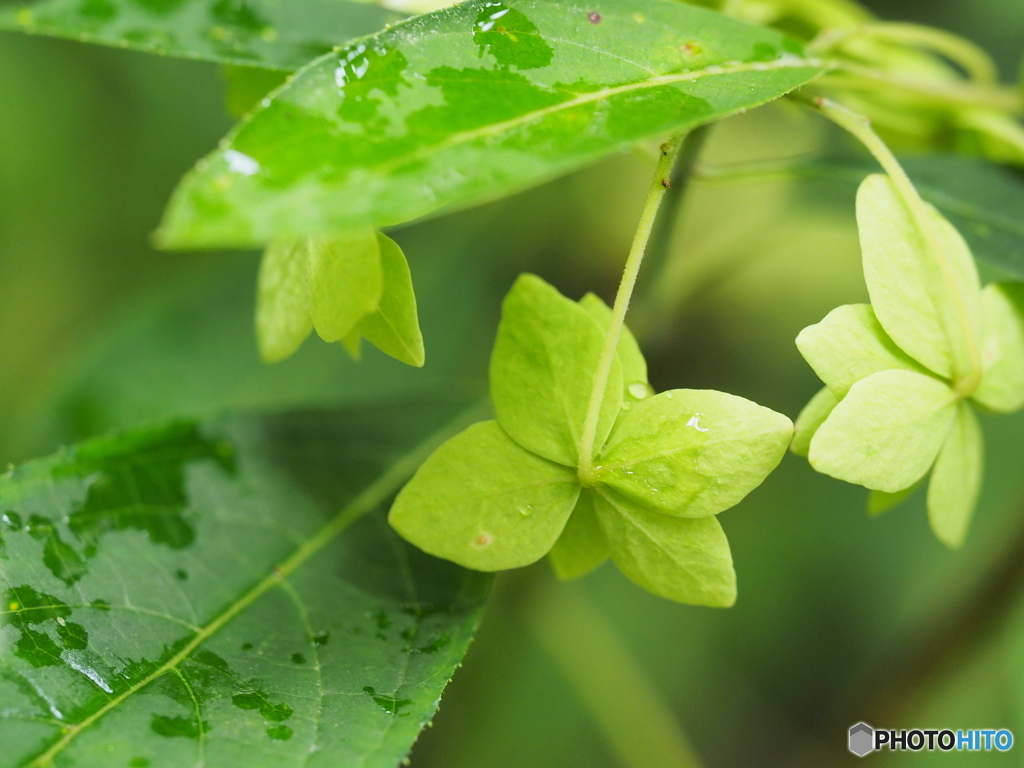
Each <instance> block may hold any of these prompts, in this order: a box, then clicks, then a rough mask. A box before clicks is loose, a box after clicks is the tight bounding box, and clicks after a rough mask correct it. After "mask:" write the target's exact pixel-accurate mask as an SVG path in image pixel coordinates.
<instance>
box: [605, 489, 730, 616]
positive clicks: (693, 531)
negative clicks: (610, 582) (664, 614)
mask: <svg viewBox="0 0 1024 768" xmlns="http://www.w3.org/2000/svg"><path fill="white" fill-rule="evenodd" d="M594 505H595V507H596V510H597V517H598V520H599V521H600V523H601V528H602V530H603V531H604V534H605V538H606V539H607V540H608V544H609V546H610V548H611V552H612V559H613V560H614V561H615V564H616V565H617V566H618V567H619V570H621V571H622V572H623V573H624V574H625V575H626V576H627V577H629V579H630V580H632V581H634V582H635V583H637V584H638V585H640V586H641V587H643V588H644V589H646V590H647V591H648V592H653V593H654V594H656V595H659V596H660V597H665V598H668V599H669V600H675V601H677V602H680V603H690V604H693V605H711V606H719V607H724V608H727V607H729V606H731V605H732V604H733V603H735V602H736V572H735V571H734V570H733V567H732V554H731V553H730V551H729V542H728V541H727V540H726V538H725V532H724V531H723V530H722V526H721V525H720V524H719V522H718V520H717V519H716V518H714V517H702V518H696V519H693V518H682V517H672V516H670V515H662V514H659V513H658V512H654V511H652V510H650V509H647V508H646V507H644V506H643V505H641V504H637V503H636V502H633V501H630V500H629V499H626V498H625V497H623V496H620V495H619V494H617V493H615V491H613V490H611V489H608V488H598V489H597V491H596V493H595V495H594Z"/></svg>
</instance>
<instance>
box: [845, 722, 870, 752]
mask: <svg viewBox="0 0 1024 768" xmlns="http://www.w3.org/2000/svg"><path fill="white" fill-rule="evenodd" d="M849 747H850V751H851V752H853V754H855V755H856V756H857V757H864V756H865V755H868V754H870V753H872V752H874V751H875V729H874V728H872V727H871V726H870V725H868V724H867V723H857V724H856V725H852V726H850V743H849Z"/></svg>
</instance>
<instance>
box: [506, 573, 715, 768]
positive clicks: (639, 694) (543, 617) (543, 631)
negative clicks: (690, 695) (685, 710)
mask: <svg viewBox="0 0 1024 768" xmlns="http://www.w3.org/2000/svg"><path fill="white" fill-rule="evenodd" d="M526 618H527V620H528V621H529V626H530V629H532V631H533V633H534V635H535V636H536V638H537V639H538V640H539V641H540V644H541V645H542V646H543V648H544V649H545V650H546V651H547V652H548V654H549V656H550V657H551V659H552V660H553V661H554V662H555V663H556V664H557V666H558V669H559V671H560V672H561V673H562V674H563V675H564V676H565V678H566V680H567V681H568V682H569V683H570V684H571V685H572V687H573V688H574V689H575V690H576V693H577V694H578V695H579V697H580V700H581V702H582V703H583V705H584V706H585V707H586V708H587V709H588V710H589V711H590V714H591V716H592V717H593V718H594V721H595V723H596V724H597V725H598V726H599V728H600V729H601V733H602V734H603V735H604V737H605V739H606V740H607V742H608V746H609V747H610V750H611V752H612V753H613V754H614V755H615V756H616V757H617V758H618V762H619V765H621V766H622V768H700V760H699V758H698V757H697V752H696V750H695V749H694V747H693V745H692V744H691V743H690V740H689V739H688V738H687V735H686V733H685V732H684V731H683V729H682V727H681V726H680V724H679V719H678V717H676V715H675V714H674V713H673V711H672V706H671V705H670V703H669V702H668V701H666V700H665V696H664V694H663V693H662V692H661V691H660V690H658V686H657V685H656V684H655V682H654V680H652V679H651V676H650V675H649V674H648V672H647V670H645V669H644V667H643V665H641V664H640V662H639V660H638V659H637V658H636V657H635V656H634V655H633V654H632V653H631V652H630V650H629V648H628V647H627V646H626V644H625V643H624V642H623V639H622V637H621V636H620V634H619V633H618V632H617V631H616V628H615V627H614V626H613V625H612V624H611V623H610V622H609V621H608V619H607V618H606V617H605V616H604V615H603V614H602V613H601V611H600V610H599V608H598V606H596V605H594V603H593V601H592V600H590V599H589V598H588V596H587V594H586V592H585V591H584V590H583V589H581V588H580V587H579V586H578V585H571V586H570V585H565V584H562V585H559V586H558V587H557V588H552V587H548V588H547V589H544V591H543V592H542V593H541V594H540V595H538V597H537V598H536V599H535V601H534V603H533V605H532V606H531V608H530V610H529V612H528V613H527V616H526Z"/></svg>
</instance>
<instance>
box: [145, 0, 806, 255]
mask: <svg viewBox="0 0 1024 768" xmlns="http://www.w3.org/2000/svg"><path fill="white" fill-rule="evenodd" d="M801 56H802V51H801V49H800V47H799V45H798V44H796V43H794V42H792V41H790V40H788V39H785V38H783V37H782V36H781V35H779V34H778V33H777V32H774V31H771V30H768V29H762V28H758V27H753V26H748V25H745V24H742V23H740V22H737V21H734V20H732V19H729V18H727V17H725V16H722V15H719V14H716V13H713V12H711V11H707V10H704V9H700V8H694V7H692V6H688V5H685V4H682V3H677V2H668V1H667V0H599V1H598V2H597V3H596V4H593V5H590V6H588V7H586V8H583V7H580V6H578V5H575V4H574V3H572V2H569V1H568V0H510V1H509V2H508V3H497V2H494V1H493V0H470V1H469V2H465V3H461V4H459V5H456V6H454V7H452V8H447V9H445V10H442V11H438V12H436V13H432V14H428V15H425V16H419V17H416V18H414V19H411V20H409V21H406V22H403V23H399V24H396V25H395V26H394V27H392V28H391V29H388V30H386V31H384V32H381V33H379V34H377V35H374V36H373V37H370V38H367V39H364V40H361V41H359V42H357V43H353V44H351V45H349V46H348V47H346V48H343V49H342V50H340V51H338V52H337V53H331V54H328V55H326V56H324V57H323V58H321V59H319V60H318V61H316V62H315V63H313V64H311V65H310V66H309V67H307V68H305V69H304V70H303V71H302V72H301V73H299V74H298V75H297V76H296V78H295V80H294V81H293V82H292V83H291V84H290V85H288V86H287V87H285V88H284V89H283V90H281V91H280V92H278V93H277V94H276V96H275V97H274V98H273V99H272V101H271V103H270V104H269V105H268V106H267V107H265V108H261V109H259V110H257V111H256V113H255V114H253V115H252V116H251V118H250V119H249V120H247V121H246V122H244V123H243V124H242V125H241V126H240V127H239V128H238V129H237V130H236V131H235V132H234V133H233V134H232V135H231V136H230V137H229V138H228V141H227V143H226V144H225V145H224V147H223V148H222V149H219V150H217V151H216V152H214V153H213V154H212V155H210V156H209V157H207V158H206V159H205V160H203V161H201V162H200V163H199V165H198V166H197V167H196V169H195V170H194V171H193V172H192V173H191V174H190V175H189V176H188V177H186V179H185V180H184V182H183V183H182V185H181V187H180V188H179V189H178V191H177V192H176V193H175V196H174V199H173V200H172V202H171V205H170V207H169V209H168V211H167V214H166V216H165V219H164V222H163V224H162V228H161V230H160V233H159V240H160V242H161V243H162V244H163V245H164V246H167V247H176V248H183V247H196V246H201V247H210V246H219V245H232V246H239V245H254V244H261V243H265V242H267V241H269V240H271V239H273V238H275V237H279V236H283V235H287V234H295V235H307V234H310V233H328V234H329V233H334V232H340V231H347V230H349V229H352V228H353V227H358V226H367V225H374V226H377V227H384V226H389V225H393V224H396V223H400V222H404V221H409V220H411V219H414V218H417V217H420V216H423V215H426V214H429V213H432V212H434V211H437V210H440V209H451V208H453V207H459V206H466V205H470V204H475V203H478V202H481V201H484V200H488V199H492V198H495V197H499V196H502V195H507V194H510V193H512V192H514V191H516V190H519V189H522V188H523V187H526V186H529V185H532V184H537V183H539V182H542V181H545V180H547V179H549V178H552V177H553V176H556V175H559V174H564V173H567V172H569V171H571V170H574V169H576V168H579V167H581V166H583V165H586V164H588V163H592V162H594V161H596V160H597V159H599V158H601V157H604V156H607V155H609V154H613V153H616V152H619V151H620V150H621V149H622V148H623V147H625V146H628V145H629V144H630V143H632V142H636V141H639V140H642V139H646V138H651V137H657V136H662V135H664V134H666V133H670V132H677V131H682V130H688V129H691V128H694V127H697V126H698V125H702V124H705V123H708V122H712V121H714V120H718V119H721V118H723V117H726V116H728V115H731V114H735V113H737V112H740V111H743V110H746V109H749V108H751V107H755V106H758V105H760V104H763V103H765V102H768V101H771V100H773V99H775V98H778V97H779V96H781V95H783V94H785V93H787V92H788V91H791V90H792V89H794V88H796V87H798V86H800V85H802V84H803V83H805V82H807V81H808V80H810V79H811V78H813V77H815V76H816V75H817V74H819V73H820V71H821V69H820V67H819V65H818V64H817V63H812V62H810V61H808V60H805V59H803V58H801ZM231 152H234V153H237V154H240V155H242V156H244V157H247V158H249V159H250V161H251V162H250V164H248V165H246V170H247V171H248V169H255V170H254V171H253V172H252V173H249V172H243V173H239V172H237V171H236V170H233V169H232V163H231V158H232V157H236V155H230V154H228V153H231Z"/></svg>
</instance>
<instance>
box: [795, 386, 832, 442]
mask: <svg viewBox="0 0 1024 768" xmlns="http://www.w3.org/2000/svg"><path fill="white" fill-rule="evenodd" d="M837 405H839V401H838V400H836V396H835V395H833V394H832V390H831V389H829V388H828V387H822V388H821V389H819V390H818V392H817V394H815V395H814V397H812V398H811V399H810V400H809V401H808V402H807V405H805V406H804V409H803V410H802V411H800V415H799V416H797V417H796V424H795V425H794V432H793V442H792V443H791V444H790V446H789V450H791V451H792V452H793V453H795V454H796V455H797V456H806V455H807V452H808V451H809V450H810V449H811V438H813V437H814V433H815V432H817V431H818V427H820V426H821V425H822V424H824V423H825V419H827V418H828V415H829V414H830V413H832V409H834V408H835V407H836V406H837Z"/></svg>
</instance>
